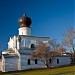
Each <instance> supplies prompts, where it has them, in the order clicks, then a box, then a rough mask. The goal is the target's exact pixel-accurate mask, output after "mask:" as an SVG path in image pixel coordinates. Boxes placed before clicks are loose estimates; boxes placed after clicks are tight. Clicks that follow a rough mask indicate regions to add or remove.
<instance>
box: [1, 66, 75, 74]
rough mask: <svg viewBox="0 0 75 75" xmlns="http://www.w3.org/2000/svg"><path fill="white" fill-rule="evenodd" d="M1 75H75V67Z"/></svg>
mask: <svg viewBox="0 0 75 75" xmlns="http://www.w3.org/2000/svg"><path fill="white" fill-rule="evenodd" d="M0 75H75V65H72V66H67V67H59V68H52V69H39V70H28V71H19V72H7V73H0Z"/></svg>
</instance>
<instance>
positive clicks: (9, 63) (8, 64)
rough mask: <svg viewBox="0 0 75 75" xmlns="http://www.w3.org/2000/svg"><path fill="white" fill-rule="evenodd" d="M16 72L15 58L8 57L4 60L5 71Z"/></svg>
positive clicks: (16, 60)
mask: <svg viewBox="0 0 75 75" xmlns="http://www.w3.org/2000/svg"><path fill="white" fill-rule="evenodd" d="M15 70H18V58H17V57H11V58H10V57H9V58H5V71H6V72H7V71H15Z"/></svg>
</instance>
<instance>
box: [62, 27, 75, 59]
mask: <svg viewBox="0 0 75 75" xmlns="http://www.w3.org/2000/svg"><path fill="white" fill-rule="evenodd" d="M62 44H63V45H64V47H65V48H67V49H69V50H71V52H72V55H73V56H74V54H75V30H74V29H73V28H72V27H69V28H68V29H67V30H66V32H65V33H64V34H63V41H62ZM73 58H74V57H73Z"/></svg>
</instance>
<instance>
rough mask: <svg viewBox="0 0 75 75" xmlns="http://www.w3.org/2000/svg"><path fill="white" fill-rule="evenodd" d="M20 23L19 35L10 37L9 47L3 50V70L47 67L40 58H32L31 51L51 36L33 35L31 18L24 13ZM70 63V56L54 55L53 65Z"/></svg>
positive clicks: (19, 20)
mask: <svg viewBox="0 0 75 75" xmlns="http://www.w3.org/2000/svg"><path fill="white" fill-rule="evenodd" d="M18 23H19V25H20V28H19V29H18V30H19V33H18V36H13V37H10V39H9V42H8V49H7V50H5V51H3V52H2V61H1V71H2V72H8V71H16V70H26V69H33V68H46V66H45V64H44V63H43V62H42V61H41V60H38V59H37V58H36V59H35V60H32V59H31V52H32V51H34V50H36V45H37V44H38V42H39V41H42V42H48V41H49V37H38V36H33V35H31V27H30V25H31V19H30V18H29V17H27V16H26V13H24V15H23V17H21V18H19V19H18ZM67 64H70V56H67V55H62V56H57V57H54V60H53V62H52V64H51V65H52V66H61V65H67Z"/></svg>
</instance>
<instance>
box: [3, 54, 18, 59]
mask: <svg viewBox="0 0 75 75" xmlns="http://www.w3.org/2000/svg"><path fill="white" fill-rule="evenodd" d="M3 56H4V58H11V57H18V55H17V54H3Z"/></svg>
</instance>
